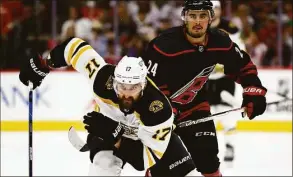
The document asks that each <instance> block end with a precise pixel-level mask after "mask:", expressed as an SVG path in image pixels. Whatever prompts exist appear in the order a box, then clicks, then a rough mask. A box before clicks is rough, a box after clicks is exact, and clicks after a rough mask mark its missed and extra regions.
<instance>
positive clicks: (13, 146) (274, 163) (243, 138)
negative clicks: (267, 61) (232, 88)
mask: <svg viewBox="0 0 293 177" xmlns="http://www.w3.org/2000/svg"><path fill="white" fill-rule="evenodd" d="M79 134H80V135H82V136H83V137H85V133H83V132H79ZM222 140H223V135H222V134H221V133H219V147H220V157H222V155H223V148H224V143H223V141H222ZM33 142H34V143H33V165H34V166H33V173H34V175H35V176H86V175H87V173H88V163H89V157H88V156H89V154H88V153H87V152H84V153H81V152H78V151H77V150H76V149H74V148H73V147H72V146H71V144H70V143H69V141H68V139H67V132H36V133H34V141H33ZM235 151H236V156H235V158H236V159H235V161H234V163H233V165H232V166H230V165H228V164H224V163H222V165H221V171H222V173H223V175H227V176H240V175H241V176H292V134H291V133H238V134H237V139H236V147H235ZM122 173H123V175H128V176H143V175H144V172H137V171H135V170H134V169H133V168H132V167H131V166H129V165H127V166H126V167H125V168H124V170H123V172H122ZM199 175H200V174H199ZM1 176H28V133H24V132H22V133H8V132H1Z"/></svg>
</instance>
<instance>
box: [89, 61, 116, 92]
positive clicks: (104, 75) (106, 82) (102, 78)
mask: <svg viewBox="0 0 293 177" xmlns="http://www.w3.org/2000/svg"><path fill="white" fill-rule="evenodd" d="M114 70H115V66H114V65H111V64H107V65H105V66H103V67H102V68H101V69H100V71H99V72H98V74H97V75H96V78H95V80H94V84H93V90H94V92H95V93H96V94H97V95H100V96H103V95H104V94H105V92H106V91H109V90H113V86H112V85H113V84H112V82H113V81H112V79H113V76H114Z"/></svg>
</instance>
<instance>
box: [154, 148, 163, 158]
mask: <svg viewBox="0 0 293 177" xmlns="http://www.w3.org/2000/svg"><path fill="white" fill-rule="evenodd" d="M152 151H153V152H154V154H155V155H156V156H157V157H158V159H161V158H162V157H163V153H161V152H159V151H156V150H154V149H153V150H152Z"/></svg>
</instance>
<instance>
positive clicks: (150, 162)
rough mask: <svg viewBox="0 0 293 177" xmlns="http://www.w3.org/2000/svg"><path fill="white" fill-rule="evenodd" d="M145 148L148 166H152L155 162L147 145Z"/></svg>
mask: <svg viewBox="0 0 293 177" xmlns="http://www.w3.org/2000/svg"><path fill="white" fill-rule="evenodd" d="M145 150H146V153H147V156H148V162H149V167H152V166H153V165H154V164H155V163H154V161H153V159H152V155H151V153H150V151H149V148H148V147H146V146H145Z"/></svg>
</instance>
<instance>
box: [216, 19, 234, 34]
mask: <svg viewBox="0 0 293 177" xmlns="http://www.w3.org/2000/svg"><path fill="white" fill-rule="evenodd" d="M219 28H220V29H222V30H224V31H226V32H227V33H228V34H235V33H238V32H239V29H238V27H237V26H236V25H235V24H234V23H233V22H232V21H231V20H228V19H226V18H221V23H220V26H219Z"/></svg>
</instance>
